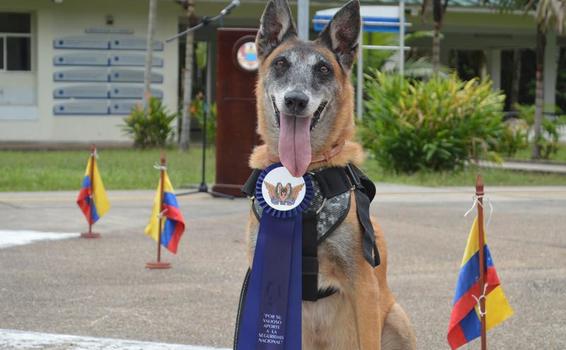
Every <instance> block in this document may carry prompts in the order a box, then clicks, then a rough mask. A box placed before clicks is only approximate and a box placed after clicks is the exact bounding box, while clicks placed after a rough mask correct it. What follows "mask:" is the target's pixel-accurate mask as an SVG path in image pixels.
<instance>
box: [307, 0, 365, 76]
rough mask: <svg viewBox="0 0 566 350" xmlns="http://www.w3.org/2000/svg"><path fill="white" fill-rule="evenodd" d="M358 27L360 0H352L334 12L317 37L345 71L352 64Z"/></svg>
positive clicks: (356, 46) (359, 23)
mask: <svg viewBox="0 0 566 350" xmlns="http://www.w3.org/2000/svg"><path fill="white" fill-rule="evenodd" d="M360 27H361V19H360V2H359V1H358V0H353V1H350V2H349V3H347V4H346V5H344V7H342V8H341V9H340V10H339V11H338V12H336V14H335V15H334V17H333V18H332V20H330V22H329V23H328V25H327V26H326V28H325V29H324V30H323V31H322V33H320V35H319V37H318V39H317V40H318V41H319V42H320V43H322V44H324V45H326V46H327V47H328V48H329V49H330V50H332V52H334V54H335V55H336V57H337V59H338V61H339V62H340V65H341V66H342V68H343V69H344V70H345V71H349V70H350V69H351V68H352V65H353V64H354V60H355V58H356V53H357V49H358V41H359V36H360Z"/></svg>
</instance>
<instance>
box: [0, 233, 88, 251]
mask: <svg viewBox="0 0 566 350" xmlns="http://www.w3.org/2000/svg"><path fill="white" fill-rule="evenodd" d="M79 236H80V234H78V233H55V232H40V231H5V230H0V248H7V247H12V246H17V245H25V244H30V243H33V242H37V241H53V240H60V239H68V238H75V237H79Z"/></svg>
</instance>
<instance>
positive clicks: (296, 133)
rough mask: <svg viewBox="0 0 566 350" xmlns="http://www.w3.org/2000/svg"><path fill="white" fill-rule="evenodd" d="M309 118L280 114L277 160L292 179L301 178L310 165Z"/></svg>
mask: <svg viewBox="0 0 566 350" xmlns="http://www.w3.org/2000/svg"><path fill="white" fill-rule="evenodd" d="M310 126H311V118H301V117H294V116H289V115H285V114H283V113H282V114H281V129H280V132H279V159H280V160H281V163H283V166H285V168H287V170H289V172H290V173H291V175H293V176H294V177H301V176H303V175H304V174H305V173H306V172H307V169H308V167H309V164H310V163H311V156H312V155H311V135H310Z"/></svg>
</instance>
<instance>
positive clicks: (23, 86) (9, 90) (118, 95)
mask: <svg viewBox="0 0 566 350" xmlns="http://www.w3.org/2000/svg"><path fill="white" fill-rule="evenodd" d="M147 3H148V2H147V1H139V0H120V1H111V0H97V1H86V0H18V1H16V0H7V1H6V0H5V1H1V2H0V140H1V141H3V142H101V141H102V142H106V141H109V142H121V141H127V140H128V138H127V137H126V136H125V135H124V133H123V131H122V124H123V118H124V116H125V115H127V114H128V113H129V111H130V109H131V107H132V106H133V105H135V104H136V103H139V102H140V101H141V99H142V96H143V75H144V60H145V55H144V53H145V49H146V40H145V37H146V32H147V18H148V4H147ZM179 14H180V7H179V6H178V5H177V4H175V3H174V2H172V1H160V3H159V10H158V15H157V21H156V22H157V27H156V35H155V39H156V42H155V43H154V49H155V51H154V52H155V54H154V56H155V57H154V62H153V74H152V75H153V76H152V82H153V84H152V89H153V95H154V96H156V97H158V98H162V99H163V102H164V104H165V105H166V106H167V108H168V109H169V110H170V111H176V110H177V108H178V107H177V106H178V69H179V63H178V60H179V58H178V56H179V53H178V44H177V43H175V44H171V45H169V44H165V43H164V41H163V40H164V39H165V38H166V37H169V36H171V35H172V34H174V33H176V32H177V30H178V16H179Z"/></svg>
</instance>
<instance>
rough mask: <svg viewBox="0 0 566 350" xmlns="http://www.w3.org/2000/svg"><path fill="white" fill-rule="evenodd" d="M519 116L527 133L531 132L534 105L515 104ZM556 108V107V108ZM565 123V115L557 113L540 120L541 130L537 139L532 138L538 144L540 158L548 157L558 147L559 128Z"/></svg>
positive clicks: (533, 119)
mask: <svg viewBox="0 0 566 350" xmlns="http://www.w3.org/2000/svg"><path fill="white" fill-rule="evenodd" d="M515 108H516V109H517V111H518V112H519V118H520V119H521V120H524V121H525V122H526V123H527V125H528V129H529V131H528V133H532V132H533V125H534V122H535V106H530V105H515ZM557 110H558V108H557ZM565 125H566V116H563V115H558V116H553V117H545V118H544V119H543V121H542V132H541V136H540V139H539V140H533V141H534V142H537V143H538V144H539V145H540V156H541V158H542V159H550V158H551V157H552V156H553V155H555V154H556V153H557V152H558V149H559V148H560V128H561V127H563V126H565Z"/></svg>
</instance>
